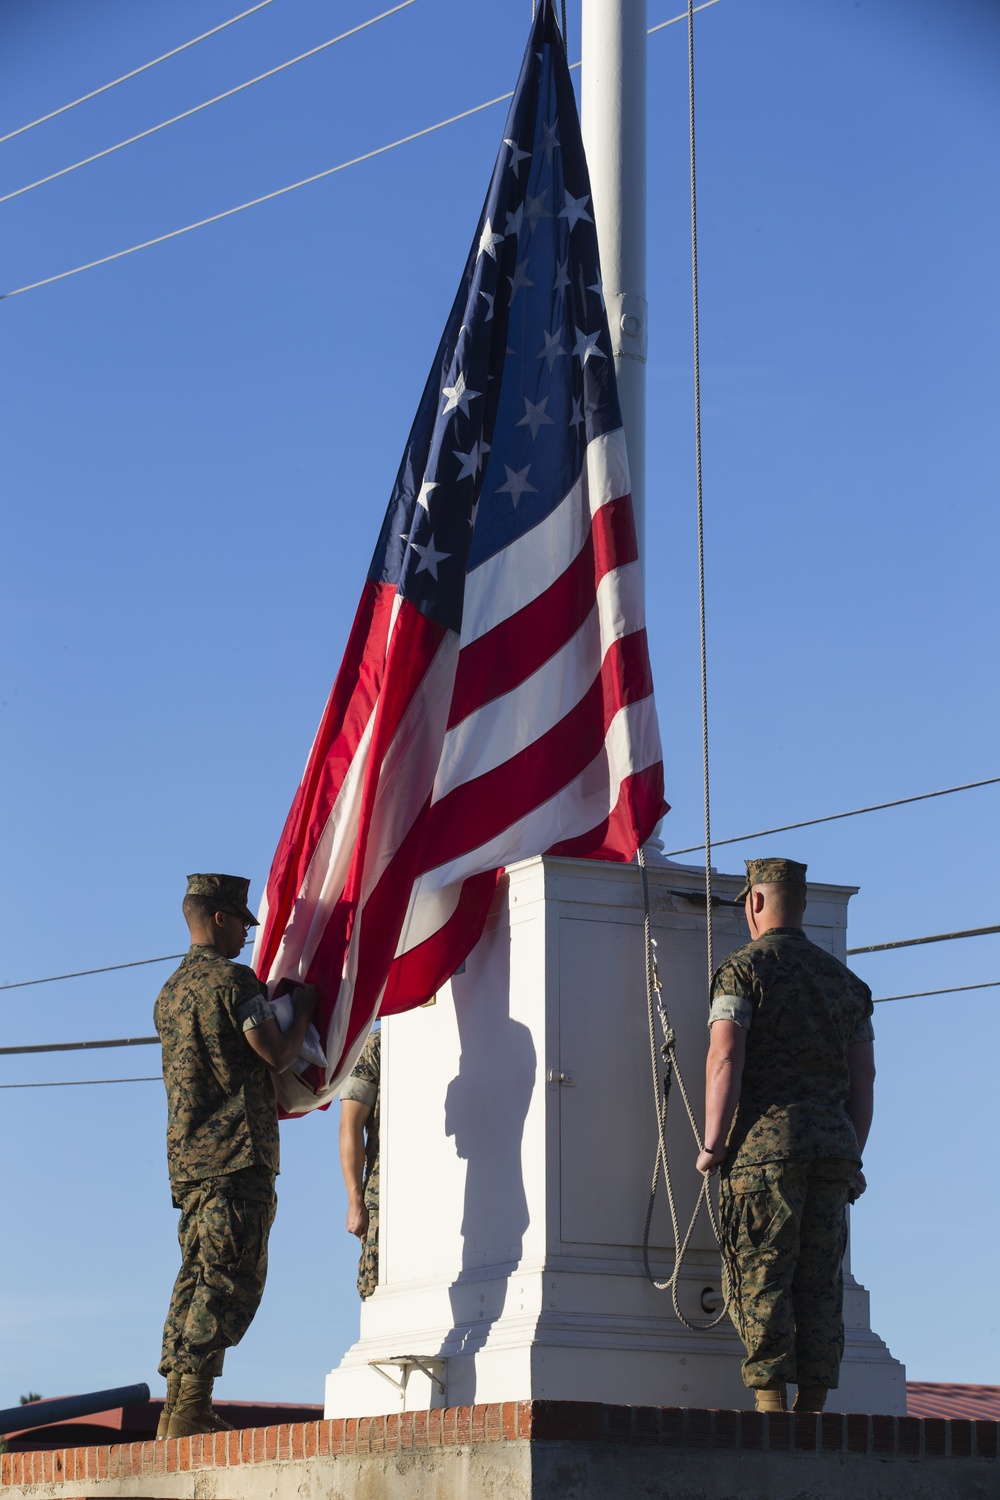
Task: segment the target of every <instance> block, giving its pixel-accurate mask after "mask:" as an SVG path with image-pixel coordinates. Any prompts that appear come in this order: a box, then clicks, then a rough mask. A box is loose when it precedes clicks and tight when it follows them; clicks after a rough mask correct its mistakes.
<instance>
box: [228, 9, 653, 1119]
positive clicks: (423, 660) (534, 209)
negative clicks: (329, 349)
mask: <svg viewBox="0 0 1000 1500" xmlns="http://www.w3.org/2000/svg"><path fill="white" fill-rule="evenodd" d="M665 810H666V809H665V805H664V802H663V766H662V759H661V750H660V739H659V729H658V726H657V721H656V710H655V707H654V703H653V688H652V679H651V674H650V667H649V657H648V653H647V646H646V632H645V626H644V611H643V594H642V574H641V569H640V564H639V561H638V555H637V548H636V538H635V526H634V521H633V514H632V500H631V496H630V485H629V475H628V462H627V458H626V454H625V442H624V436H623V432H622V419H621V411H620V409H619V405H618V393H617V387H616V383H615V371H614V359H613V355H612V349H611V343H610V340H609V337H608V323H607V315H606V311H605V301H604V291H603V286H602V282H601V272H600V264H599V260H598V252H597V232H596V230H595V227H594V215H593V205H592V202H591V196H590V181H589V178H588V174H587V165H586V160H585V157H584V152H583V142H582V139H581V135H580V125H579V120H578V117H577V111H576V101H575V98H574V95H573V88H572V83H571V81H570V75H569V69H568V66H567V63H566V55H565V51H564V48H563V42H562V37H561V34H560V32H559V29H558V26H557V25H556V22H555V18H554V16H553V12H552V6H551V4H548V3H545V4H541V5H540V6H539V8H538V12H537V15H536V17H535V20H534V22H533V25H532V31H531V35H530V37H529V41H528V46H527V50H526V51H525V54H524V61H523V62H522V65H521V72H520V76H519V79H518V85H517V89H516V91H515V93H514V97H513V101H512V103H511V108H510V113H509V116H508V119H507V124H506V128H505V130H504V137H503V142H502V145H501V148H500V152H499V155H498V157H497V162H496V166H495V168H494V170H493V177H492V180H491V182H490V188H489V193H488V194H487V198H486V203H485V205H484V208H483V213H482V217H481V219H480V222H479V227H478V229H477V231H476V237H475V240H474V242H473V245H472V249H471V251H470V253H469V257H468V261H467V263H466V267H465V273H464V275H463V277H462V282H461V286H460V287H459V291H458V295H457V297H456V298H455V302H454V305H453V307H452V310H451V316H450V317H449V319H448V323H447V326H446V328H445V332H444V336H443V338H442V340H441V343H440V345H439V347H438V351H437V354H436V356H435V359H434V363H433V366H432V368H431V372H430V375H429V377H428V380H427V384H426V386H425V388H424V393H423V396H422V398H421V402H420V406H419V409H418V411H417V415H416V419H415V421H414V423H413V428H412V430H411V432H410V436H409V440H408V442H407V444H406V449H405V452H404V454H403V460H402V463H401V464H400V468H399V473H398V476H397V479H396V483H395V486H394V488H393V492H392V498H391V499H390V502H389V507H388V510H387V511H386V515H385V520H384V522H383V524H382V531H381V535H380V536H379V540H378V546H377V547H376V549H375V555H374V558H373V559H372V565H371V568H370V570H369V573H368V579H367V582H366V584H365V587H364V592H363V593H362V596H361V603H360V605H359V607H358V612H357V617H356V619H355V622H354V627H353V630H352V632H351V636H350V640H349V643H348V646H347V651H346V653H345V656H344V661H343V664H342V666H341V669H340V672H339V675H338V677H337V680H336V682H335V683H334V686H333V690H332V692H331V694H330V699H329V702H328V703H327V706H326V711H325V713H324V715H323V719H322V722H321V724H320V726H319V730H318V731H317V734H316V739H315V742H314V744H313V747H312V750H311V752H310V755H309V760H308V763H307V765H306V769H305V773H304V775H303V778H302V782H301V785H300V786H299V789H298V792H297V794H296V796H295V800H294V802H293V804H292V808H291V811H290V812H289V815H288V819H287V822H286V824H285V828H284V832H283V833H282V836H281V841H280V843H279V845H278V849H277V852H276V854H275V856H274V862H273V864H272V866H271V873H270V876H269V878H268V882H267V888H266V892H265V896H264V899H263V902H262V905H261V911H260V921H261V925H260V927H259V929H258V933H257V942H256V946H255V949H254V957H253V964H254V968H255V970H256V972H257V974H258V975H259V976H260V978H261V979H263V980H265V981H266V982H267V983H268V984H269V985H273V984H276V982H277V981H279V980H280V979H282V978H290V979H299V980H308V981H310V982H312V983H315V984H317V985H319V987H320V988H321V990H322V991H323V1004H322V1007H321V1012H320V1015H319V1016H318V1018H317V1024H318V1026H319V1031H320V1035H321V1036H322V1037H324V1040H325V1046H326V1052H327V1058H328V1064H327V1067H326V1069H325V1070H324V1069H321V1068H319V1067H316V1066H313V1067H311V1068H309V1069H308V1070H307V1071H306V1072H305V1073H304V1074H303V1075H301V1076H298V1075H295V1074H293V1073H286V1074H284V1075H282V1077H281V1078H280V1079H279V1081H278V1087H279V1102H280V1104H281V1106H282V1108H283V1110H284V1111H285V1112H286V1113H288V1114H297V1113H301V1112H303V1111H305V1110H307V1109H311V1108H315V1107H316V1106H317V1105H320V1104H323V1103H325V1102H327V1101H328V1100H329V1099H330V1098H332V1097H333V1095H334V1093H335V1092H336V1090H337V1089H338V1088H339V1086H340V1083H341V1081H342V1080H343V1078H344V1077H345V1076H346V1074H347V1073H348V1072H349V1071H350V1069H351V1067H353V1065H354V1061H355V1059H356V1058H357V1055H358V1053H359V1052H360V1050H361V1047H362V1045H363V1042H364V1039H365V1037H366V1036H367V1034H368V1031H369V1030H370V1028H371V1025H372V1023H373V1021H374V1020H375V1018H376V1016H378V1015H379V1014H380V1013H381V1014H383V1015H386V1014H391V1013H393V1012H397V1011H402V1010H406V1009H409V1008H411V1007H412V1006H415V1005H418V1004H420V1003H421V1002H423V1001H424V1000H426V999H427V998H428V997H429V996H430V995H431V994H433V993H434V991H435V990H436V989H437V988H438V987H439V986H440V985H441V984H443V983H444V981H445V980H446V979H448V978H449V977H450V976H451V974H453V973H454V971H455V969H456V968H457V967H458V965H459V964H460V963H461V962H462V960H463V959H464V958H465V956H466V954H467V953H468V952H469V951H470V949H471V948H472V946H473V945H474V944H475V942H476V941H477V939H478V938H479V936H480V934H481V932H482V929H483V924H484V923H485V920H486V915H487V912H488V910H489V907H490V904H491V902H492V899H493V895H494V892H495V889H496V885H497V881H498V879H499V877H500V874H501V873H502V870H503V867H504V866H505V865H509V864H512V863H514V861H516V860H519V859H525V858H527V857H529V856H532V855H538V854H543V853H548V854H562V855H574V856H586V857H589V858H593V859H609V860H628V859H630V858H632V856H633V855H634V853H635V850H636V848H637V846H638V845H639V844H641V843H642V842H643V841H644V840H645V839H646V838H648V836H649V835H650V833H651V832H652V830H653V828H654V826H655V824H656V822H657V820H658V819H659V817H660V816H661V814H662V813H663V812H664V811H665Z"/></svg>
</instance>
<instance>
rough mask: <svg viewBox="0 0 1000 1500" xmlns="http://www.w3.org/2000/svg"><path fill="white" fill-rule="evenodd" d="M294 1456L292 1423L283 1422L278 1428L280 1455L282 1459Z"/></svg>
mask: <svg viewBox="0 0 1000 1500" xmlns="http://www.w3.org/2000/svg"><path fill="white" fill-rule="evenodd" d="M291 1456H292V1423H291V1422H282V1423H281V1425H280V1426H279V1428H278V1457H279V1459H281V1460H285V1459H289V1458H291Z"/></svg>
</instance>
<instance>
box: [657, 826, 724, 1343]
mask: <svg viewBox="0 0 1000 1500" xmlns="http://www.w3.org/2000/svg"><path fill="white" fill-rule="evenodd" d="M636 859H637V861H638V864H639V875H640V878H641V880H642V903H643V934H644V937H645V946H646V1015H647V1019H648V1022H649V1057H650V1062H651V1064H652V1069H653V1100H654V1103H655V1107H656V1134H657V1142H656V1157H655V1160H654V1162H653V1180H652V1183H651V1184H650V1189H649V1203H648V1205H647V1207H646V1222H645V1225H644V1226H643V1231H642V1265H643V1269H644V1271H645V1272H646V1276H647V1279H648V1280H649V1281H650V1282H651V1283H652V1285H653V1286H654V1287H655V1288H656V1290H657V1291H658V1292H665V1291H667V1290H668V1289H669V1291H670V1299H671V1302H672V1304H673V1309H674V1313H675V1314H676V1316H677V1319H678V1321H679V1322H681V1323H683V1324H684V1327H685V1328H689V1329H691V1331H692V1332H693V1333H703V1332H705V1331H706V1330H707V1329H709V1328H714V1327H715V1326H716V1324H717V1323H720V1322H721V1321H722V1319H723V1318H724V1317H725V1315H726V1313H727V1311H728V1310H729V1301H730V1283H729V1269H728V1267H727V1265H726V1260H725V1256H723V1258H722V1309H721V1311H720V1312H719V1313H718V1314H717V1316H716V1317H714V1318H713V1319H712V1320H711V1322H709V1323H692V1322H691V1321H690V1320H689V1319H688V1318H686V1317H685V1316H684V1314H683V1313H682V1312H681V1308H680V1301H679V1298H678V1291H677V1286H678V1280H679V1278H680V1273H681V1267H682V1265H683V1264H684V1257H685V1255H686V1254H687V1248H688V1245H689V1244H690V1242H691V1235H692V1234H693V1233H694V1226H695V1224H696V1223H697V1221H698V1215H699V1214H700V1213H701V1208H702V1204H704V1205H705V1208H706V1211H707V1213H708V1221H709V1223H710V1224H711V1226H712V1233H713V1234H714V1235H715V1239H716V1243H717V1244H718V1245H719V1247H720V1250H721V1247H722V1234H721V1232H720V1229H719V1225H718V1221H717V1219H716V1215H715V1205H714V1204H713V1202H712V1195H711V1192H710V1190H709V1179H708V1177H707V1176H705V1177H702V1181H701V1190H700V1191H699V1193H698V1197H697V1200H696V1202H695V1205H694V1213H693V1214H692V1215H691V1222H690V1223H689V1224H688V1227H687V1232H686V1233H685V1235H684V1238H683V1240H682V1239H681V1238H680V1227H679V1224H678V1221H677V1205H676V1203H675V1201H674V1189H673V1183H672V1181H671V1177H670V1160H669V1158H668V1156H667V1141H666V1125H667V1106H668V1104H669V1102H670V1088H671V1084H672V1082H673V1079H674V1078H676V1079H677V1087H678V1088H679V1089H680V1094H681V1098H682V1099H683V1101H684V1108H685V1109H686V1111H687V1117H688V1120H689V1122H690V1125H691V1130H692V1133H693V1135H694V1139H695V1143H696V1145H697V1147H698V1150H699V1151H700V1150H701V1149H702V1145H703V1142H702V1139H701V1132H700V1131H699V1129H698V1122H697V1120H696V1119H695V1116H694V1110H693V1109H692V1108H691V1101H690V1099H689V1098H688V1092H687V1089H686V1088H685V1087H684V1079H683V1077H682V1076H681V1070H680V1067H679V1065H678V1062H677V1047H676V1043H677V1037H676V1033H675V1032H674V1028H673V1027H672V1026H671V1024H670V1018H669V1016H668V1015H667V1010H666V1006H665V1005H664V1003H663V985H662V984H661V982H660V976H659V973H658V971H657V966H656V954H655V942H654V939H653V934H652V924H651V918H650V907H649V882H648V880H647V878H646V857H645V854H644V853H643V850H642V849H641V848H640V849H639V850H637V852H636ZM654 1008H655V1009H657V1010H658V1011H659V1015H660V1025H661V1027H662V1029H663V1043H662V1045H661V1047H660V1049H659V1050H660V1054H661V1055H662V1058H663V1089H662V1092H661V1090H660V1072H659V1059H658V1057H657V1047H656V1021H655V1019H654V1014H653V1012H654ZM661 1169H662V1172H663V1186H664V1190H665V1191H666V1195H667V1207H668V1208H669V1210H670V1226H671V1230H672V1232H673V1241H672V1243H673V1246H674V1268H673V1270H672V1271H671V1273H670V1276H669V1277H668V1278H667V1280H666V1281H659V1280H657V1278H656V1276H654V1274H653V1271H652V1268H651V1266H650V1264H649V1231H650V1225H651V1224H652V1222H653V1207H654V1205H655V1202H656V1192H657V1188H658V1187H659V1182H660V1171H661Z"/></svg>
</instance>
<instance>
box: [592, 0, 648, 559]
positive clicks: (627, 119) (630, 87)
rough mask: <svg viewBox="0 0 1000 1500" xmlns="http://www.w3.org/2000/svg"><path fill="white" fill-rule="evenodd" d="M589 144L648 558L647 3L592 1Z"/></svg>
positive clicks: (638, 517)
mask: <svg viewBox="0 0 1000 1500" xmlns="http://www.w3.org/2000/svg"><path fill="white" fill-rule="evenodd" d="M582 56H583V72H582V84H581V93H582V110H581V124H582V126H583V143H584V147H585V149H586V152H587V162H588V165H589V167H590V182H591V188H592V191H593V198H594V218H595V220H596V223H597V238H598V242H599V244H600V249H601V274H602V276H603V278H604V294H605V298H606V300H607V305H608V323H609V326H610V329H611V343H612V346H613V348H614V351H615V369H616V372H617V375H618V391H619V395H620V398H621V405H622V416H623V418H624V422H625V441H626V444H627V446H628V460H629V469H630V471H631V475H632V503H633V506H634V509H635V525H636V531H637V533H638V537H639V557H640V561H641V563H642V566H643V569H644V570H645V565H646V324H647V304H646V0H583V37H582Z"/></svg>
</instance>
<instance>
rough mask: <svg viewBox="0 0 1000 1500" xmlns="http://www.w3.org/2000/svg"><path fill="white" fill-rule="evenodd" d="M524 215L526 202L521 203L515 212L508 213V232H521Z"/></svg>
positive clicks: (514, 233)
mask: <svg viewBox="0 0 1000 1500" xmlns="http://www.w3.org/2000/svg"><path fill="white" fill-rule="evenodd" d="M523 217H524V204H523V203H519V204H518V205H517V209H516V210H515V212H514V213H510V212H508V214H507V229H506V233H507V234H513V235H518V234H520V233H521V220H522V218H523Z"/></svg>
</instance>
